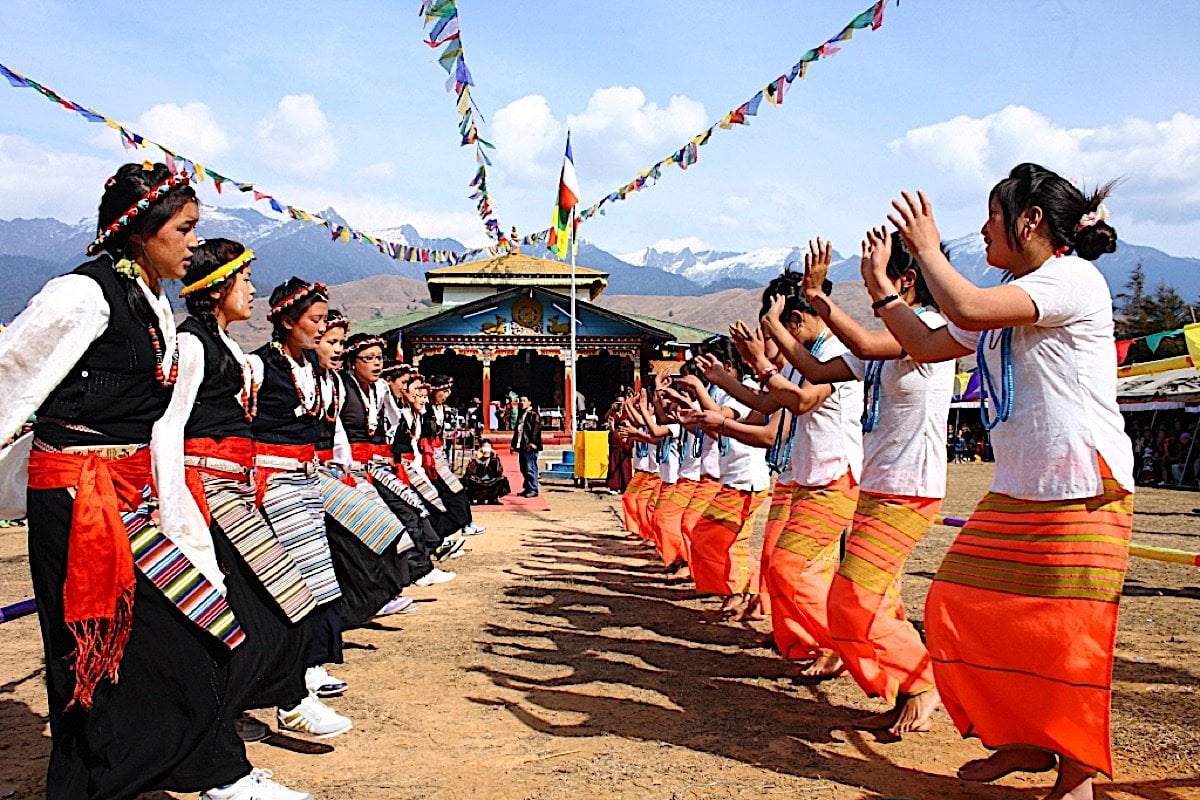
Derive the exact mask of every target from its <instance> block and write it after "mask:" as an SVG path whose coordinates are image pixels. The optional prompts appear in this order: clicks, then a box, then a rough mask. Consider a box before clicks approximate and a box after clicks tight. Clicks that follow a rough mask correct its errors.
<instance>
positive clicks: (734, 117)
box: [446, 0, 899, 245]
mask: <svg viewBox="0 0 1200 800" xmlns="http://www.w3.org/2000/svg"><path fill="white" fill-rule="evenodd" d="M449 1H450V0H446V2H449ZM885 5H887V0H877V2H875V3H872V4H871V7H870V8H868V9H866V10H865V11H863V12H862V13H861V14H859V15H858V16H856V17H855V18H854V19H852V20H850V22H849V23H848V24H847V25H846V26H845V27H844V28H842V29H841V30H840V31H838V33H836V34H835V35H834V36H832V37H830V38H829V39H828V40H826V41H825V42H824V43H823V44H821V45H819V46H818V47H814V48H812V49H810V50H808V51H807V52H805V53H804V55H802V56H801V57H800V60H799V61H797V62H796V63H795V64H793V65H792V67H791V68H790V69H788V70H787V71H786V72H784V73H783V74H781V75H780V76H779V77H777V78H774V79H773V80H771V81H770V82H769V83H768V84H767V85H766V86H764V87H763V88H762V89H760V90H759V91H758V92H757V93H756V94H755V95H754V96H753V97H751V98H750V99H749V100H747V101H746V102H744V103H742V104H741V105H739V106H737V107H736V108H734V109H733V110H732V111H730V112H729V113H727V114H725V115H724V116H723V117H721V119H720V120H718V121H717V122H715V123H713V124H712V125H710V126H709V127H708V128H707V129H705V130H704V131H702V132H701V133H698V134H696V135H695V136H693V137H692V138H691V140H689V141H688V142H687V144H685V145H684V146H683V147H681V148H679V149H678V150H676V151H675V152H673V153H671V154H670V155H668V156H667V157H666V158H664V159H662V160H661V161H659V162H658V163H657V164H654V165H653V166H651V167H648V168H646V169H644V170H642V171H641V172H639V173H638V175H637V177H635V178H634V179H633V180H632V181H630V182H629V183H627V184H625V185H624V186H622V187H621V188H619V189H617V190H616V191H614V192H610V193H609V194H607V195H605V196H604V197H602V198H600V200H598V201H597V202H595V203H593V204H592V205H591V206H589V207H588V208H586V209H584V210H583V211H580V212H579V216H578V219H579V221H581V222H582V221H583V220H586V219H590V218H591V217H593V216H595V215H596V214H601V215H603V214H604V207H605V206H606V205H608V204H609V203H615V202H617V201H619V200H624V199H626V198H627V197H628V196H629V195H630V194H633V193H634V192H640V191H642V190H643V189H645V188H646V186H647V181H649V182H650V185H656V184H657V183H658V180H659V178H661V177H662V171H663V168H664V167H670V166H673V165H675V166H678V167H679V168H680V169H681V170H686V169H687V168H688V167H690V166H692V165H693V164H695V163H696V162H697V161H699V160H700V148H701V147H703V146H704V145H706V144H708V142H709V140H710V139H711V138H712V135H713V133H714V132H715V131H716V130H717V129H718V128H719V129H721V130H730V129H732V128H733V126H734V125H749V124H750V122H749V118H750V117H753V116H756V115H757V114H758V110H759V107H760V106H761V105H762V102H763V101H764V100H766V102H767V103H768V104H770V105H782V104H783V99H784V95H785V94H786V92H787V89H788V88H789V87H790V86H791V85H792V82H793V81H795V80H796V79H798V78H803V77H804V75H805V73H806V72H807V70H808V65H809V64H811V63H813V62H814V61H818V60H820V59H822V58H829V57H830V56H832V55H833V54H834V53H837V52H838V51H839V50H840V49H841V48H840V47H839V44H840V43H841V42H845V41H849V39H850V37H851V36H853V35H854V32H855V31H857V30H863V29H865V28H870V29H871V30H873V31H874V30H879V28H880V27H881V26H882V25H883V9H884V6H885ZM897 5H899V0H897ZM549 235H550V229H549V228H547V229H546V230H544V231H539V232H538V233H534V234H530V235H528V236H526V237H524V238H523V239H522V240H521V242H522V244H528V245H537V244H545V243H546V242H547V241H548V238H549Z"/></svg>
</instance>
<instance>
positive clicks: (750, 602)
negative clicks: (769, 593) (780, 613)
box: [729, 594, 763, 622]
mask: <svg viewBox="0 0 1200 800" xmlns="http://www.w3.org/2000/svg"><path fill="white" fill-rule="evenodd" d="M743 597H745V598H746V604H745V605H744V606H742V607H741V608H739V609H738V610H737V611H735V612H733V614H731V615H730V616H729V619H730V621H731V622H745V621H746V620H748V619H762V618H763V615H762V614H761V613H760V612H759V610H758V595H756V594H748V595H743Z"/></svg>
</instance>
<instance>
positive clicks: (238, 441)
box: [152, 239, 316, 788]
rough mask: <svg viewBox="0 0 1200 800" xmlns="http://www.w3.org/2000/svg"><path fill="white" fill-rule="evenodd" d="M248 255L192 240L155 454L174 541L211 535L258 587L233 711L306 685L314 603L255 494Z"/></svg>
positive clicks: (296, 698)
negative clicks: (238, 334) (247, 351)
mask: <svg viewBox="0 0 1200 800" xmlns="http://www.w3.org/2000/svg"><path fill="white" fill-rule="evenodd" d="M253 260H254V253H253V252H252V251H250V250H247V249H246V248H245V247H243V246H242V245H240V244H238V243H237V242H233V241H230V240H228V239H209V240H208V241H206V242H205V243H204V244H202V245H200V246H199V247H198V248H197V249H196V252H195V254H194V255H193V257H192V263H191V265H190V266H189V267H188V270H187V274H186V275H184V279H183V282H184V287H183V290H182V291H181V292H180V296H181V297H183V298H184V300H185V302H186V305H187V309H188V312H189V316H188V317H187V318H186V319H185V320H184V321H183V322H182V323H180V325H179V370H180V378H179V381H178V382H177V383H176V385H175V391H174V393H173V395H172V397H171V403H170V405H169V406H168V408H167V411H166V413H164V414H163V416H162V418H161V419H159V421H158V422H157V423H156V424H155V426H154V436H153V442H152V452H153V454H154V463H155V479H156V481H157V486H158V489H159V492H160V493H161V495H162V497H163V502H162V504H161V506H162V507H161V509H160V517H161V521H162V522H161V524H162V528H163V532H164V533H165V534H166V535H167V536H168V537H169V538H171V539H172V540H174V541H178V540H180V539H181V538H185V537H200V536H211V537H212V538H213V540H214V541H216V542H218V543H220V545H221V546H222V547H228V548H230V550H231V551H234V552H236V553H237V554H238V557H236V558H232V559H229V560H228V561H226V562H225V566H226V568H227V569H228V570H229V571H230V573H231V574H233V573H236V574H237V575H238V576H239V577H240V578H241V581H244V583H245V586H246V587H248V588H249V589H250V590H251V591H250V592H248V594H247V596H246V597H245V598H238V599H239V603H238V605H237V606H236V608H237V611H238V619H239V621H240V622H241V624H242V628H243V629H244V630H245V632H246V641H245V643H244V644H242V646H240V647H239V648H237V649H236V650H235V651H234V655H233V659H232V660H231V662H230V671H231V678H232V680H231V685H232V687H233V689H234V690H235V691H236V692H238V697H237V698H236V700H237V702H236V708H237V709H245V708H266V707H274V706H283V707H287V708H291V707H293V706H295V705H296V704H298V703H299V702H301V701H302V700H303V699H304V697H305V696H306V695H307V694H308V690H307V688H306V687H305V684H304V664H303V657H304V655H305V652H306V650H307V647H308V640H307V637H306V631H305V625H304V624H303V623H302V622H301V620H303V619H304V618H305V617H306V616H307V615H308V614H309V613H310V612H312V611H313V610H314V609H315V608H316V602H315V600H314V599H313V596H312V592H311V591H309V589H308V586H307V585H306V584H305V583H304V579H303V577H302V576H301V574H300V570H299V568H298V567H297V565H296V562H295V560H294V559H293V558H292V556H291V555H290V554H289V553H288V552H287V551H286V550H284V549H283V547H282V546H281V545H280V544H279V541H278V539H276V538H275V534H274V532H273V531H272V530H271V528H270V526H269V525H267V522H266V519H265V518H264V517H263V516H262V514H261V513H260V512H259V510H258V508H257V507H256V506H255V502H254V501H255V487H254V482H253V477H252V476H253V468H254V442H253V440H252V439H251V438H250V420H251V418H252V417H253V416H254V406H255V402H256V400H257V395H258V384H257V381H256V380H255V378H254V370H253V368H252V366H251V365H250V363H249V362H248V360H247V357H246V356H245V355H244V354H243V353H242V349H241V348H240V347H239V346H238V344H237V343H236V342H235V341H233V339H231V338H229V336H228V334H227V333H226V329H227V327H228V325H229V324H230V323H231V322H241V321H244V320H247V319H249V318H250V312H251V306H252V302H253V298H254V285H253V284H252V283H251V282H250V263H251V262H252V261H253ZM168 498H171V499H174V500H176V501H177V502H168ZM231 588H232V587H231ZM251 724H253V725H260V724H259V723H257V722H256V721H253V722H252V723H251ZM264 733H265V731H264ZM248 788H255V787H248Z"/></svg>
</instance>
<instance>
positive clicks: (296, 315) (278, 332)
mask: <svg viewBox="0 0 1200 800" xmlns="http://www.w3.org/2000/svg"><path fill="white" fill-rule="evenodd" d="M309 285H310V284H309V282H308V281H306V280H303V279H301V278H297V277H296V276H295V275H293V276H292V277H291V278H288V280H287V283H281V284H279V285H278V286H276V287H275V289H274V291H272V292H271V308H272V309H274V308H275V306H277V305H279V303H281V302H283V300H285V299H286V298H287V297H288V296H290V295H292V294H294V293H296V292H298V291H300V290H301V289H303V288H304V287H305V286H309ZM328 302H329V298H327V297H326V296H325V295H324V294H323V293H321V292H316V291H310V292H309V293H308V294H306V295H305V296H304V297H301V298H300V299H299V300H297V301H296V302H294V303H292V304H291V305H289V306H288V307H287V308H282V309H280V310H279V312H278V313H275V312H274V311H272V312H271V339H272V340H273V341H276V342H280V343H282V342H286V341H287V338H288V329H287V328H286V327H284V325H283V321H284V320H285V319H286V320H287V321H288V322H291V323H292V324H293V325H294V324H296V322H297V321H298V320H299V319H300V318H301V317H302V316H304V312H305V311H308V308H309V306H311V305H312V304H313V303H328Z"/></svg>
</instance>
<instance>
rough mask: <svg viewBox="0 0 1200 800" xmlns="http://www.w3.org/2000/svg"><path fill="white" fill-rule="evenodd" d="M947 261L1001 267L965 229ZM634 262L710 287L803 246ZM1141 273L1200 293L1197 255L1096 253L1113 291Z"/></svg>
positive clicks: (990, 277)
mask: <svg viewBox="0 0 1200 800" xmlns="http://www.w3.org/2000/svg"><path fill="white" fill-rule="evenodd" d="M945 244H946V250H947V252H948V253H949V256H950V261H951V263H953V264H954V266H955V267H956V268H957V269H958V270H959V271H960V272H962V273H963V274H964V275H966V276H967V278H969V279H970V280H971V281H972V282H973V283H975V284H976V285H978V286H996V285H997V284H999V283H1000V279H1001V278H1002V277H1003V273H1001V271H1000V270H998V269H996V268H994V267H991V266H989V265H988V263H987V259H986V257H985V255H984V245H983V236H981V235H980V234H978V233H971V234H968V235H966V236H962V237H959V238H957V239H950V240H948V241H947V242H946V243H945ZM833 255H834V260H833V263H832V264H831V265H830V268H829V278H830V280H832V281H833V282H834V283H839V282H842V281H859V280H860V268H859V258H858V256H857V255H854V256H849V257H844V256H841V255H840V254H838V253H837V252H836V251H835V252H834V254H833ZM619 258H621V259H622V260H624V261H627V262H628V263H630V264H633V265H635V266H639V267H657V268H658V269H661V270H664V271H666V272H672V273H675V274H677V275H681V276H683V277H685V278H688V279H690V280H692V281H695V282H696V283H698V284H700V285H701V286H703V287H706V288H708V289H709V291H713V290H714V289H716V288H722V287H721V284H722V282H724V281H728V280H734V279H737V280H742V281H749V282H752V283H754V284H755V285H758V286H764V285H766V283H767V282H768V281H770V280H771V278H773V277H775V276H776V275H778V274H779V273H780V271H782V270H783V269H784V267H789V268H791V269H803V267H804V250H803V249H802V248H801V247H792V248H761V249H758V250H750V251H748V252H745V253H734V252H729V251H719V250H702V251H693V250H691V249H689V248H683V249H682V250H678V251H660V250H655V249H654V248H652V247H651V248H645V249H642V250H637V251H635V252H632V253H627V254H625V255H622V256H619ZM1139 262H1140V263H1141V264H1142V269H1143V270H1144V271H1145V273H1146V287H1147V289H1148V290H1150V291H1153V290H1154V289H1155V288H1156V287H1157V286H1158V284H1159V283H1160V282H1162V283H1165V284H1167V285H1168V286H1174V287H1175V289H1176V290H1177V291H1178V292H1179V293H1180V295H1182V296H1183V297H1184V298H1186V299H1191V298H1196V297H1198V296H1200V259H1196V258H1183V257H1178V256H1172V255H1168V254H1167V253H1164V252H1162V251H1161V250H1156V249H1155V248H1153V247H1145V246H1143V245H1136V244H1130V243H1129V242H1125V241H1122V242H1121V243H1120V244H1119V246H1118V247H1117V252H1115V253H1110V254H1108V255H1104V256H1101V257H1100V258H1099V259H1098V260H1097V261H1096V266H1097V267H1098V268H1099V269H1100V272H1101V273H1102V274H1103V275H1104V277H1105V279H1106V280H1107V281H1108V285H1109V289H1110V290H1111V291H1112V293H1113V294H1116V293H1117V292H1120V291H1122V290H1123V289H1124V288H1125V282H1126V281H1127V280H1128V279H1129V273H1130V272H1131V271H1132V270H1133V268H1134V267H1135V266H1136V265H1137V264H1138V263H1139Z"/></svg>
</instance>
